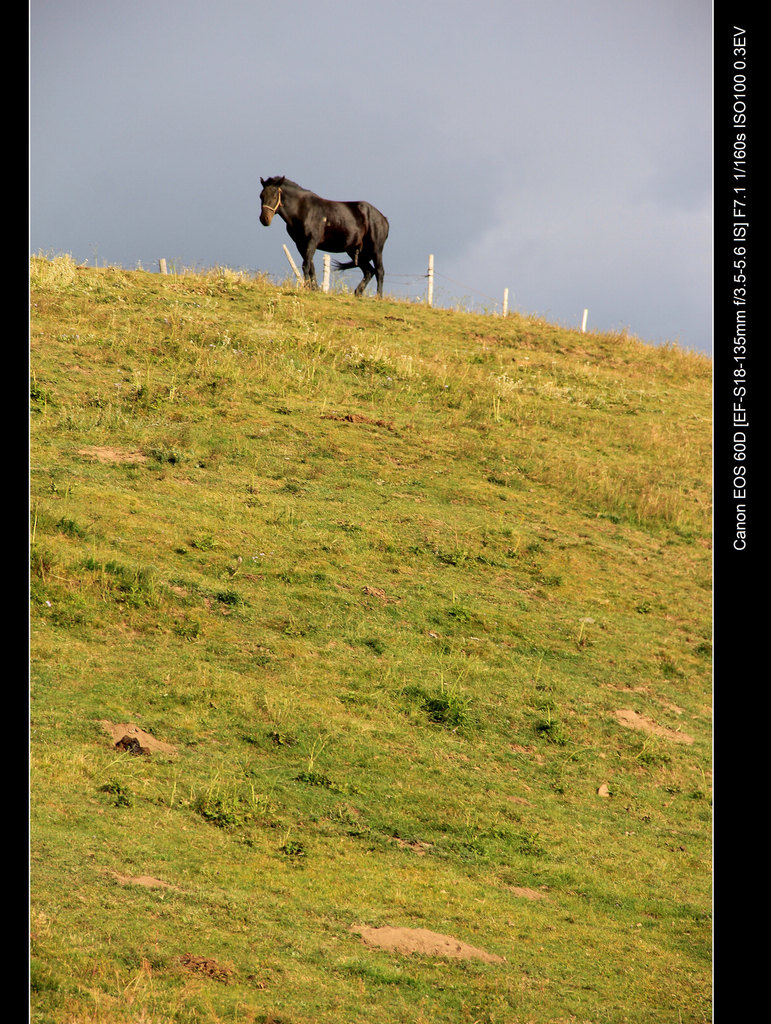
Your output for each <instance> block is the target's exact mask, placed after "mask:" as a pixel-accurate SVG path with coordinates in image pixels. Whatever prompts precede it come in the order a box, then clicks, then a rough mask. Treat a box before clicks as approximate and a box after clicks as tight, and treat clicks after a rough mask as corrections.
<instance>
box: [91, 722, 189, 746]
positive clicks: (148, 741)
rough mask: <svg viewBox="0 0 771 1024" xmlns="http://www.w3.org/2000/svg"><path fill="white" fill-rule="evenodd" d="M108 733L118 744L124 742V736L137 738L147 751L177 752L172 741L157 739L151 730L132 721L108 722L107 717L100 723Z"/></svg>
mask: <svg viewBox="0 0 771 1024" xmlns="http://www.w3.org/2000/svg"><path fill="white" fill-rule="evenodd" d="M99 724H100V725H101V727H102V728H103V729H104V731H105V732H106V733H109V735H110V736H112V739H113V742H114V743H115V744H116V746H117V744H119V743H122V742H123V740H124V738H126V737H128V738H129V739H135V740H137V742H138V743H139V745H140V747H144V749H145V751H157V752H158V753H160V754H176V752H177V749H176V747H173V746H172V745H171V744H170V743H164V742H163V741H162V740H157V739H156V738H155V736H153V735H152V734H151V733H149V732H145V731H144V729H140V728H139V726H137V725H132V724H131V722H122V723H120V722H108V721H106V720H105V719H103V720H102V721H100V723H99ZM121 749H126V746H125V745H124V746H122V747H121Z"/></svg>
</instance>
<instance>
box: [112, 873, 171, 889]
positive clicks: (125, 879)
mask: <svg viewBox="0 0 771 1024" xmlns="http://www.w3.org/2000/svg"><path fill="white" fill-rule="evenodd" d="M112 876H113V878H115V879H116V880H117V881H118V882H120V884H121V885H140V886H142V887H143V888H145V889H173V888H174V886H173V885H171V884H170V883H169V882H164V881H163V880H162V879H160V878H153V877H152V875H137V876H136V877H132V876H131V875H122V874H121V873H120V871H113V872H112Z"/></svg>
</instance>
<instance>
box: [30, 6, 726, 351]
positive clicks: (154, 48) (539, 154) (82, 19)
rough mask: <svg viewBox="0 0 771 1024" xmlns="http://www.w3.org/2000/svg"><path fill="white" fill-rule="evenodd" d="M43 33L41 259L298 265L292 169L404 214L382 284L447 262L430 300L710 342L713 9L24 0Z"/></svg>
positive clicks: (395, 284)
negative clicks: (267, 207) (292, 234)
mask: <svg viewBox="0 0 771 1024" xmlns="http://www.w3.org/2000/svg"><path fill="white" fill-rule="evenodd" d="M30 31H31V37H30V166H31V171H30V190H31V191H30V249H31V252H32V253H36V252H39V251H42V252H44V253H49V254H55V253H71V254H72V255H73V256H74V257H75V258H76V259H77V260H78V261H88V262H89V263H90V264H91V265H93V264H94V263H95V262H98V263H99V265H102V264H105V263H108V264H118V265H121V266H124V267H128V268H134V267H136V266H138V265H140V264H141V265H142V266H143V267H144V268H145V269H148V270H157V269H158V260H159V258H160V257H165V258H166V259H167V261H170V262H173V263H174V264H175V265H177V266H180V267H197V268H200V269H203V268H208V267H214V266H227V267H231V268H233V269H247V270H252V271H256V270H261V271H265V272H267V273H269V274H271V275H272V276H275V278H276V279H277V280H283V279H284V278H285V277H286V276H287V275H288V274H289V273H291V272H290V269H289V265H288V263H287V261H286V258H285V256H284V254H283V250H282V245H283V244H284V243H286V244H287V245H289V247H290V249H291V250H292V253H293V255H295V256H296V250H295V249H294V246H293V244H292V243H291V241H290V240H289V238H288V236H287V234H286V231H285V228H284V224H283V222H282V221H279V219H278V218H276V219H275V220H274V222H273V224H272V226H271V227H270V228H265V227H263V226H262V225H261V224H260V223H259V221H258V215H259V199H258V195H259V191H260V176H263V177H268V176H270V175H275V174H285V175H286V176H287V177H289V178H291V179H293V180H294V181H297V182H299V183H300V184H301V185H303V186H304V187H305V188H309V189H312V190H313V191H314V192H317V193H318V194H319V195H321V196H324V197H325V198H328V199H366V200H369V201H370V202H371V203H373V204H374V205H375V206H377V207H378V209H380V210H381V211H382V212H383V213H384V214H385V215H386V216H387V217H388V219H389V221H390V224H391V231H390V236H389V239H388V242H387V243H386V247H385V251H384V262H385V269H386V282H385V287H386V292H387V293H389V292H390V293H391V294H394V295H400V296H410V297H416V298H417V297H419V296H422V295H424V294H425V286H426V282H425V277H424V276H423V275H425V272H426V269H427V265H428V255H429V253H433V254H434V260H435V269H436V279H435V291H434V297H435V303H436V304H441V305H455V304H456V303H459V304H462V305H473V306H474V307H475V308H483V307H486V308H489V309H491V310H496V309H497V310H498V311H500V305H501V302H502V299H503V291H504V288H508V289H509V308H510V309H511V310H517V311H519V312H522V313H531V314H538V315H540V316H543V317H546V318H547V319H549V320H551V321H553V322H556V323H559V324H564V325H571V326H580V324H581V318H582V314H583V310H584V309H585V308H587V309H588V310H589V316H588V329H589V330H593V329H595V330H620V329H623V328H626V329H628V330H629V331H630V332H631V333H632V334H635V335H637V336H638V337H640V338H642V339H643V340H646V341H651V342H655V343H659V342H663V341H676V342H678V343H679V344H681V345H683V346H684V347H686V348H694V349H698V350H701V351H704V352H710V353H711V350H712V339H711V306H712V303H711V226H712V225H711V217H712V194H711V188H712V185H711V159H712V149H711V125H712V115H711V47H712V25H711V3H710V0H378V2H377V3H374V2H369V0H356V2H353V0H334V2H333V3H320V2H313V3H312V2H309V0H294V2H293V3H282V2H280V0H216V2H212V0H153V2H150V0H130V2H118V0H31V5H30ZM316 262H317V272H319V273H320V270H321V255H320V254H319V255H318V256H317V260H316ZM342 280H344V281H345V282H346V283H348V284H349V285H350V286H351V287H353V286H355V285H356V284H357V283H358V281H359V280H360V275H359V272H358V271H350V272H349V273H348V274H346V275H344V276H343V277H342ZM370 292H371V293H373V294H374V284H371V285H370ZM496 304H497V305H496Z"/></svg>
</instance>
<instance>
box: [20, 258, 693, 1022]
mask: <svg viewBox="0 0 771 1024" xmlns="http://www.w3.org/2000/svg"><path fill="white" fill-rule="evenodd" d="M31 267H32V270H31V274H32V278H31V280H32V320H31V350H32V355H31V366H32V386H31V395H32V419H31V423H32V426H31V431H32V440H31V479H32V483H31V512H32V525H31V554H32V567H31V599H32V606H31V607H32V610H31V616H32V619H31V621H32V627H31V628H32V666H31V679H32V698H31V699H32V725H31V730H32V732H31V740H32V742H31V750H32V754H31V757H32V767H31V787H32V825H31V828H32V846H31V864H32V906H31V928H32V960H31V965H32V966H31V978H32V995H31V1001H32V1018H31V1019H32V1020H33V1021H35V1022H57V1024H59V1022H66V1024H74V1022H85V1021H88V1022H92V1021H93V1022H96V1021H98V1022H100V1024H167V1022H180V1024H181V1022H217V1024H219V1022H233V1024H235V1022H238V1024H244V1022H247V1024H248V1022H254V1024H257V1022H261V1024H267V1022H273V1024H333V1022H334V1024H338V1022H339V1024H365V1022H367V1024H370V1022H373V1021H374V1022H381V1021H382V1022H384V1024H392V1022H393V1024H397V1022H398V1024H402V1022H403V1024H440V1022H447V1024H466V1022H468V1024H474V1022H478V1024H482V1022H484V1024H530V1022H533V1024H546V1022H553V1024H557V1022H560V1024H562V1022H565V1024H567V1022H579V1024H582V1022H592V1024H598V1022H614V1024H622V1022H623V1024H656V1022H661V1024H673V1022H678V1024H688V1022H705V1021H708V1020H709V1019H710V1016H711V1015H710V989H711V968H710V940H711V924H710V904H711V896H710V872H711V866H710V849H711V842H710V828H711V808H710V752H711V748H710V744H711V739H710V736H711V718H710V690H711V642H710V638H711V609H710V599H711V556H710V430H711V428H710V408H711V399H710V378H711V363H710V362H709V360H707V359H706V358H704V357H701V356H699V355H696V354H693V353H686V352H683V351H682V350H680V349H678V348H677V347H674V346H667V347H653V346H648V345H645V344H643V343H642V342H640V341H639V340H637V339H635V338H632V337H628V336H626V335H620V334H581V333H580V332H577V331H569V330H565V329H562V328H559V327H556V326H554V325H551V324H548V323H545V322H543V321H541V320H538V319H534V318H527V317H521V316H510V317H507V318H506V319H502V318H500V317H493V316H481V315H479V316H477V315H471V314H463V313H457V312H453V311H449V310H439V309H428V308H426V307H423V306H418V305H414V304H411V303H408V302H396V301H389V300H386V301H383V302H377V301H375V300H374V299H364V300H356V299H354V298H353V297H351V296H349V295H347V294H332V295H323V294H309V293H305V292H299V291H297V290H295V289H294V288H292V287H283V288H282V287H275V286H273V285H271V284H269V283H268V282H266V281H263V280H261V279H254V278H250V277H248V276H245V275H242V274H238V273H234V272H232V271H228V270H214V271H211V272H209V273H203V274H186V275H182V276H167V277H164V276H160V275H156V274H149V273H145V272H143V271H135V272H129V271H124V270H121V269H116V268H103V269H101V268H100V269H87V268H81V267H76V266H75V265H74V263H73V261H72V260H71V259H69V258H68V257H59V258H56V259H53V260H48V259H45V258H43V257H37V258H34V259H33V260H32V263H31ZM124 735H125V736H128V737H129V740H130V741H131V742H128V741H127V742H126V743H124V744H122V745H120V740H121V739H122V737H123V736H124ZM116 742H118V743H119V746H116ZM123 748H125V749H123ZM386 926H388V928H390V929H391V930H390V931H375V929H384V928H386ZM428 933H435V934H438V935H440V936H445V937H447V936H449V937H451V939H452V940H454V943H451V944H450V945H449V946H448V945H447V942H446V940H445V942H444V944H442V942H441V941H440V940H439V939H436V938H434V936H433V934H428ZM386 940H388V941H389V942H391V943H392V944H393V943H394V942H395V943H397V945H396V947H394V946H393V945H391V946H388V945H387V944H386ZM374 942H380V943H381V945H373V944H372V943H374ZM461 943H464V944H467V945H466V946H461V945H460V944H461ZM400 944H401V945H400ZM410 944H411V945H410ZM467 947H472V949H471V950H470V951H469V949H468V948H467ZM415 948H417V949H418V951H417V952H410V951H409V950H410V949H415ZM448 954H457V955H448ZM483 954H484V955H483Z"/></svg>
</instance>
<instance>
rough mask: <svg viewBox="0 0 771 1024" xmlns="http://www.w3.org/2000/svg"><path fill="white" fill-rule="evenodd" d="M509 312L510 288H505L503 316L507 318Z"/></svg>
mask: <svg viewBox="0 0 771 1024" xmlns="http://www.w3.org/2000/svg"><path fill="white" fill-rule="evenodd" d="M508 311H509V289H508V288H504V289H503V315H504V316H506V314H507V313H508Z"/></svg>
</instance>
